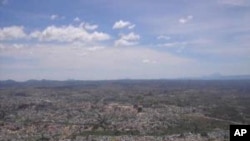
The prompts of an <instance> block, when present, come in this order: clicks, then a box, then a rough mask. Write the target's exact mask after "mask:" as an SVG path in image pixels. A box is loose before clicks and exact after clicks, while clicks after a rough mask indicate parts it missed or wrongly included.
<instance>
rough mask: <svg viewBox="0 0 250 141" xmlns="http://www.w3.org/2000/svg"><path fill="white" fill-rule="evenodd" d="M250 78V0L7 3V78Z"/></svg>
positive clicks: (0, 5) (0, 49)
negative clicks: (235, 76)
mask: <svg viewBox="0 0 250 141" xmlns="http://www.w3.org/2000/svg"><path fill="white" fill-rule="evenodd" d="M214 73H220V74H223V75H243V74H250V0H74V1H72V0H0V79H1V80H6V79H14V80H19V81H23V80H28V79H56V80H66V79H82V80H97V79H124V78H131V79H132V78H134V79H150V78H155V79H157V78H182V77H197V76H206V75H210V74H214Z"/></svg>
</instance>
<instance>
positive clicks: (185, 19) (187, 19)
mask: <svg viewBox="0 0 250 141" xmlns="http://www.w3.org/2000/svg"><path fill="white" fill-rule="evenodd" d="M192 19H193V16H192V15H189V16H187V17H185V18H180V19H179V23H181V24H185V23H187V22H189V21H190V20H192Z"/></svg>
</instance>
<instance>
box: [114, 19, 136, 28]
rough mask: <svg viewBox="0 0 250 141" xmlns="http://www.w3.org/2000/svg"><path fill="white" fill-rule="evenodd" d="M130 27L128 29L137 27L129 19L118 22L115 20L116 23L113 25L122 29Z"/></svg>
mask: <svg viewBox="0 0 250 141" xmlns="http://www.w3.org/2000/svg"><path fill="white" fill-rule="evenodd" d="M126 27H127V28H128V29H133V28H134V27H135V25H134V24H132V23H130V22H129V21H123V20H119V21H117V22H115V24H114V25H113V29H122V28H126Z"/></svg>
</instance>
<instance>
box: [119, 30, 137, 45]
mask: <svg viewBox="0 0 250 141" xmlns="http://www.w3.org/2000/svg"><path fill="white" fill-rule="evenodd" d="M139 39H140V35H138V34H135V33H134V32H131V33H129V34H127V35H124V34H121V35H120V39H118V40H116V41H115V46H131V45H136V44H138V42H137V41H138V40H139Z"/></svg>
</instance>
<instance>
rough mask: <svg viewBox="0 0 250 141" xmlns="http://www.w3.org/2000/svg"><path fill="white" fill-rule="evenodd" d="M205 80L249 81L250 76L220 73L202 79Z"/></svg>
mask: <svg viewBox="0 0 250 141" xmlns="http://www.w3.org/2000/svg"><path fill="white" fill-rule="evenodd" d="M201 79H205V80H247V79H250V75H221V74H219V73H215V74H211V75H208V76H204V77H201Z"/></svg>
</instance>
